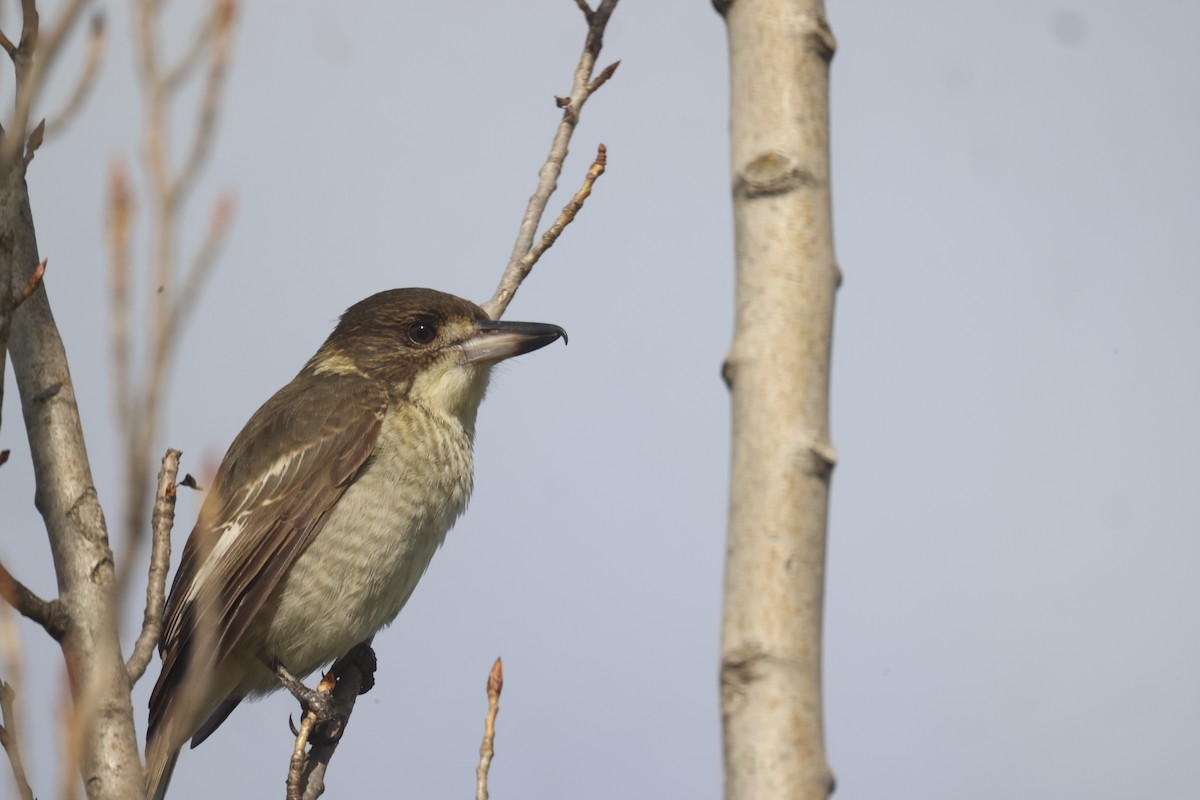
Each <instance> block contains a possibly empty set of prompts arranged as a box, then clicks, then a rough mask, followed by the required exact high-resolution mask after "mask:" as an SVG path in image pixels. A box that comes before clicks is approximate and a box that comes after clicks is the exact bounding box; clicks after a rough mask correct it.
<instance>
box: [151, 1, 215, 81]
mask: <svg viewBox="0 0 1200 800" xmlns="http://www.w3.org/2000/svg"><path fill="white" fill-rule="evenodd" d="M214 12H215V8H214ZM215 22H216V14H215V13H209V14H207V15H206V16H205V17H204V21H203V22H201V23H200V24H199V25H197V26H196V30H195V32H194V33H193V34H192V43H191V44H190V45H188V49H187V51H186V52H184V54H183V56H182V57H181V58H180V59H179V61H177V62H175V66H173V67H171V68H170V69H168V70H166V74H165V75H163V82H164V83H165V84H166V89H167V91H168V92H173V91H175V90H176V89H177V88H179V85H180V84H181V83H183V82H184V81H185V80H187V78H188V76H189V75H191V74H192V70H194V69H195V68H196V66H197V65H198V64H199V63H200V59H201V58H202V57H203V56H204V51H205V49H206V48H207V47H208V43H209V39H211V38H212V34H213V31H214V30H215V28H216V26H215V24H214V23H215Z"/></svg>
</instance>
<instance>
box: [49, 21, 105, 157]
mask: <svg viewBox="0 0 1200 800" xmlns="http://www.w3.org/2000/svg"><path fill="white" fill-rule="evenodd" d="M107 40H108V36H107V35H106V26H105V24H104V14H103V13H101V12H97V13H96V14H95V15H94V16H93V17H92V27H91V31H90V33H89V34H88V43H87V55H86V56H85V57H84V62H83V69H82V70H80V72H79V77H78V78H77V79H76V81H75V88H74V89H72V90H71V94H70V95H68V97H67V102H66V103H64V104H63V107H62V108H60V109H59V110H58V113H56V114H52V115H51V116H50V121H49V122H47V123H46V136H56V135H58V134H59V133H61V132H62V131H63V130H65V129H66V127H67V125H69V124H70V123H71V120H73V119H74V118H75V115H76V114H77V113H79V109H80V108H82V107H83V101H84V100H86V99H87V97H88V95H89V94H91V93H92V87H93V86H95V84H96V76H97V75H99V74H100V62H101V61H103V60H104V45H105V43H106V42H107Z"/></svg>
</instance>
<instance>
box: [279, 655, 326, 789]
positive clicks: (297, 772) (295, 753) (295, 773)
mask: <svg viewBox="0 0 1200 800" xmlns="http://www.w3.org/2000/svg"><path fill="white" fill-rule="evenodd" d="M336 685H337V682H336V681H335V680H334V678H333V675H332V674H329V675H326V676H325V677H323V678H321V682H320V683H318V684H317V691H318V692H324V693H325V694H329V693H330V692H332V691H333V690H334V687H335V686H336ZM316 724H317V715H316V712H313V711H309V712H306V713H305V715H304V719H302V720H300V730H299V731H297V732H296V744H295V746H294V747H293V748H292V759H291V761H290V762H289V763H288V775H287V798H288V800H300V796H301V787H300V779H301V777H302V776H303V774H304V762H305V758H306V756H307V751H306V748H307V747H308V736H309V734H311V733H312V729H313V725H316Z"/></svg>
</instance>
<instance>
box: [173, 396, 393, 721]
mask: <svg viewBox="0 0 1200 800" xmlns="http://www.w3.org/2000/svg"><path fill="white" fill-rule="evenodd" d="M387 402H388V399H387V395H386V392H385V390H384V389H383V388H382V387H381V386H379V385H378V384H376V383H374V382H373V381H370V380H368V379H366V378H365V377H362V376H359V375H354V374H351V375H335V374H328V373H327V374H322V375H314V374H305V373H302V374H301V375H300V376H299V377H297V379H296V380H295V381H293V382H292V383H290V384H288V386H286V387H284V388H283V389H281V390H280V391H279V392H278V393H277V394H276V395H275V396H274V397H272V398H271V399H270V400H269V401H267V403H266V404H264V405H263V407H262V408H260V409H259V410H258V411H257V412H256V413H255V414H254V416H253V417H251V419H250V421H249V422H248V423H246V427H245V428H243V429H242V432H241V433H240V434H238V437H237V438H236V439H235V440H234V442H233V444H232V445H231V446H230V448H229V452H228V453H226V454H225V459H224V460H223V461H222V462H221V466H220V468H219V469H218V471H217V476H216V478H215V479H214V481H213V486H212V489H211V490H210V492H209V494H208V496H207V497H206V498H205V501H204V505H203V506H202V508H201V511H200V517H199V520H198V521H197V523H196V527H195V528H194V529H193V530H192V535H191V536H190V537H189V538H188V541H187V544H186V545H185V546H184V549H183V557H182V560H181V562H180V565H179V570H178V572H177V573H176V575H175V582H174V584H173V585H172V587H171V596H170V599H169V600H168V601H167V607H166V613H165V617H164V624H163V635H162V639H161V642H160V645H159V649H160V650H161V652H162V658H163V669H162V674H161V675H160V676H159V680H158V683H157V685H156V686H155V687H154V692H153V693H152V695H151V698H150V726H151V728H154V727H156V725H157V723H158V722H160V721H161V719H162V718H163V715H164V714H165V712H166V706H167V705H168V703H169V701H170V698H171V696H172V695H173V694H174V692H175V690H176V689H177V688H178V687H179V685H180V682H181V681H182V680H183V677H184V673H185V672H187V671H188V670H189V669H190V668H191V666H192V664H190V663H189V662H192V663H194V664H195V665H196V666H199V667H201V668H202V669H203V668H206V667H208V666H211V665H215V664H217V663H219V661H220V660H221V659H222V658H224V657H225V656H226V655H228V654H229V652H230V651H231V650H232V649H233V648H234V647H235V646H236V645H237V643H238V641H239V640H240V639H241V637H242V636H243V635H244V634H245V633H246V630H247V629H248V627H249V626H250V624H251V622H252V621H253V620H254V618H255V616H256V615H257V614H258V612H259V611H260V610H261V609H262V607H263V604H264V603H265V602H266V601H267V599H268V597H270V595H271V593H272V592H273V591H274V589H275V588H276V587H277V586H278V585H279V582H280V581H281V580H282V578H283V576H284V575H285V574H286V573H287V570H288V568H289V567H290V566H291V565H292V563H293V562H294V561H295V560H296V557H297V556H299V555H300V553H301V552H303V550H304V548H305V547H306V546H307V544H308V543H309V542H310V541H311V540H312V538H313V537H314V536H315V535H317V533H318V532H319V531H320V529H321V526H322V524H323V523H324V521H325V519H326V517H327V516H328V513H329V510H330V509H331V508H332V507H333V505H334V504H335V503H336V502H337V501H338V499H339V498H340V497H341V496H342V494H343V493H344V492H345V491H346V488H347V487H348V486H349V485H350V484H351V483H352V482H353V480H354V478H355V476H356V475H357V474H358V473H359V471H360V470H361V468H362V467H363V465H364V464H365V463H366V462H367V460H368V459H369V458H370V456H371V454H372V452H373V451H374V449H375V443H376V440H377V439H378V437H379V430H380V426H381V423H382V420H383V416H384V413H385V411H386V409H387ZM314 611H316V610H314ZM197 645H199V646H200V647H201V648H203V652H204V656H203V658H199V657H195V658H194V657H193V656H192V655H190V653H191V651H192V650H193V648H194V647H196V646H197ZM196 662H199V663H196Z"/></svg>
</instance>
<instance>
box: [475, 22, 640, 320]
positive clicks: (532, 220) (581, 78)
mask: <svg viewBox="0 0 1200 800" xmlns="http://www.w3.org/2000/svg"><path fill="white" fill-rule="evenodd" d="M576 5H578V6H579V9H580V11H582V12H583V15H584V19H585V20H586V21H587V25H588V32H587V38H586V39H585V40H584V45H583V52H582V53H581V54H580V56H579V63H578V65H576V67H575V77H574V82H573V83H572V86H571V94H570V95H569V96H568V97H566V98H556V100H557V102H558V105H559V107H560V108H562V110H563V113H562V119H561V120H560V121H559V123H558V128H557V129H556V130H555V132H554V140H553V142H552V143H551V145H550V153H549V154H548V155H547V156H546V161H545V163H544V164H542V168H541V169H540V170H539V171H538V184H537V189H535V190H534V193H533V195H532V196H531V197H530V198H529V204H528V205H527V206H526V207H525V213H524V215H523V216H522V217H521V225H520V227H519V229H518V231H517V239H516V242H515V243H514V244H513V249H512V254H511V255H510V256H509V259H508V265H507V266H506V267H505V269H504V274H503V275H502V276H501V278H500V284H499V285H498V286H497V287H496V292H495V294H493V295H492V298H491V299H490V300H488V301H487V302H485V303H484V304H483V310H484V311H485V312H486V313H487V315H488V316H489V317H491V318H492V319H499V318H500V317H501V316H503V314H504V311H505V309H507V308H508V304H509V303H510V302H512V299H513V296H514V295H515V294H516V292H517V289H518V288H519V287H520V285H521V281H522V280H524V279H525V277H526V276H527V275H528V274H529V272H530V270H532V269H533V263H534V262H536V261H537V259H536V258H534V259H533V262H530V263H528V264H527V265H524V266H523V265H522V261H523V260H524V259H525V257H526V256H528V255H529V254H530V251H531V250H533V248H534V238H535V237H536V236H537V228H538V225H539V224H540V223H541V221H542V215H543V214H544V213H545V211H546V205H547V203H549V201H550V196H551V195H553V194H554V191H555V189H557V188H558V176H559V175H560V174H561V173H562V165H563V162H564V161H565V160H566V158H567V149H568V146H569V145H570V143H571V135H572V134H573V133H574V132H575V126H576V125H578V124H579V114H580V112H581V111H583V105H584V103H586V102H587V100H588V98H589V97H591V96H592V93H593V92H595V91H596V90H597V89H599V88H600V87H601V86H603V85H604V83H605V82H606V81H607V80H608V79H609V78H610V77H612V74H613V72H614V71H615V70H616V68H617V64H619V63H620V62H619V61H618V62H616V63H614V64H612V65H610V66H609V67H608V68H606V69H605V70H604V71H603V72H602V73H601V74H600V75H599V76H597V77H596V79H595V80H593V79H592V71H593V70H594V69H595V67H596V58H597V56H599V54H600V48H601V46H602V45H603V42H604V30H605V28H606V27H607V26H608V20H609V18H610V17H611V16H612V13H613V11H614V10H615V9H616V7H617V0H602V2H601V3H600V5H599V6H598V7H597V8H596V9H595V10H592V9H591V8H590V7H589V6H588V4H587V3H586V2H584V0H576ZM542 252H545V248H542Z"/></svg>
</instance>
